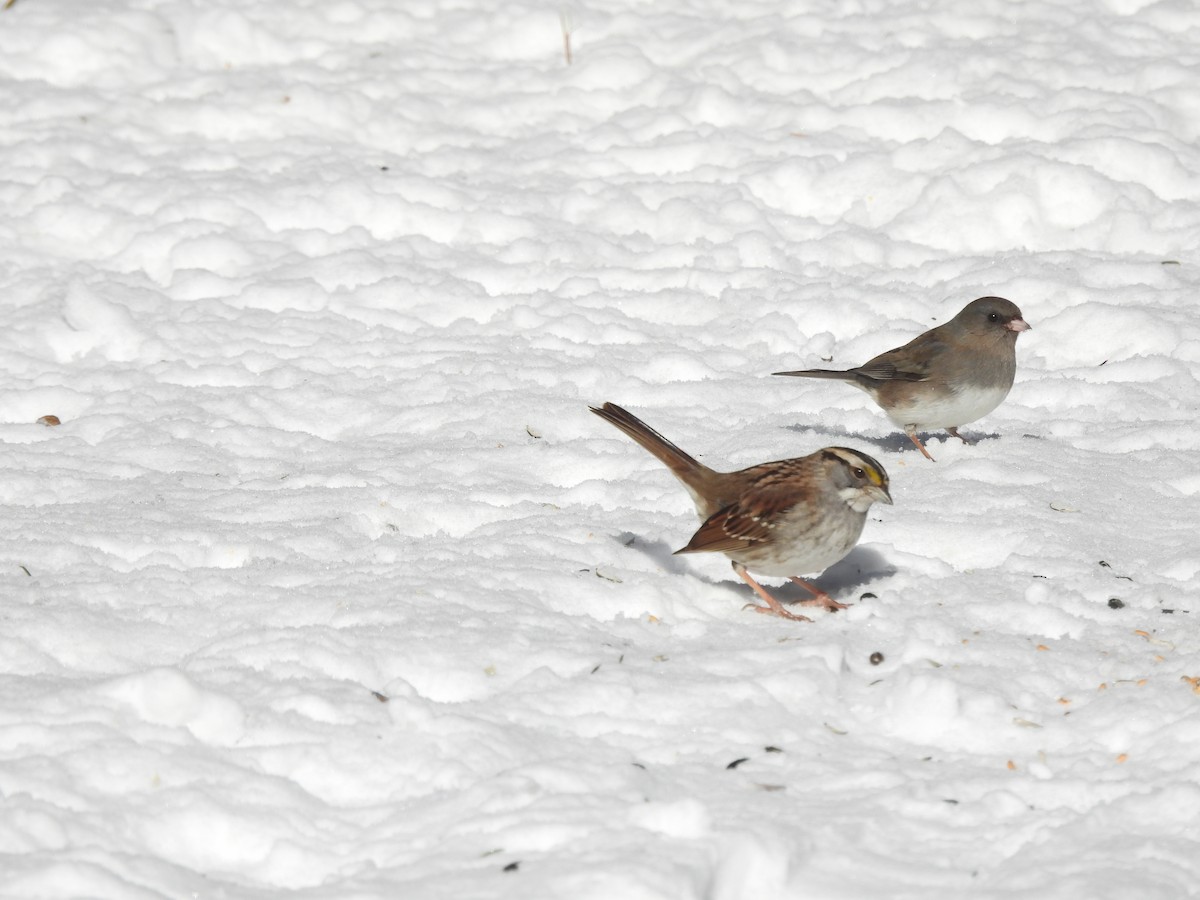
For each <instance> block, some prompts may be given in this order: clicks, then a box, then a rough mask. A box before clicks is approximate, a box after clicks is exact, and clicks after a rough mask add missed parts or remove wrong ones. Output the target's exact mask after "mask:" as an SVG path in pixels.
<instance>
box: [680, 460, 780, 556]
mask: <svg viewBox="0 0 1200 900" xmlns="http://www.w3.org/2000/svg"><path fill="white" fill-rule="evenodd" d="M791 474H792V472H790V471H788V470H787V469H785V470H783V471H780V469H779V467H778V464H776V465H775V466H772V467H771V468H770V469H768V470H767V471H766V472H764V473H763V475H762V476H760V480H759V481H758V483H757V484H755V485H754V486H752V487H751V488H750V489H749V490H747V491H746V492H745V493H743V494H742V496H741V497H739V498H738V499H737V501H736V502H734V503H731V504H730V505H729V506H726V507H725V508H723V509H720V510H718V511H717V512H715V513H713V514H712V515H711V516H709V517H708V519H707V521H705V523H704V524H703V525H701V526H700V529H699V531H697V532H696V533H695V534H694V535H692V539H691V540H690V541H689V542H688V545H687V546H686V547H684V548H683V549H682V550H679V551H678V552H679V553H704V552H715V553H728V552H729V551H731V550H745V549H747V548H748V547H752V546H753V545H754V544H758V543H762V542H763V541H767V540H770V539H772V537H773V536H774V535H773V533H772V529H771V526H770V523H771V522H773V521H778V518H779V517H780V516H781V515H782V514H783V513H785V512H787V510H789V509H791V508H792V507H793V506H795V505H796V503H797V502H798V501H799V500H800V495H799V494H798V493H797V490H796V485H795V484H794V483H792V478H791V477H789V476H790V475H791Z"/></svg>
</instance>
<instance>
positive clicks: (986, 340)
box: [775, 297, 1029, 460]
mask: <svg viewBox="0 0 1200 900" xmlns="http://www.w3.org/2000/svg"><path fill="white" fill-rule="evenodd" d="M1028 328H1029V325H1028V324H1027V323H1026V321H1025V320H1024V319H1023V318H1021V310H1019V309H1018V308H1017V306H1016V304H1015V303H1012V302H1010V301H1008V300H1005V299H1004V298H1003V297H980V298H979V299H978V300H972V301H971V302H970V303H968V304H967V305H966V306H965V307H963V310H962V312H960V313H959V314H958V315H957V316H955V317H954V318H953V319H951V320H950V321H949V322H947V323H946V324H945V325H939V326H938V327H937V328H932V329H930V330H929V331H926V332H925V333H924V334H922V335H920V336H918V337H916V338H913V339H912V340H911V341H909V342H908V343H907V344H905V345H904V346H903V347H897V348H896V349H895V350H888V351H887V352H886V353H881V354H879V356H876V357H875V358H874V359H872V360H871V361H870V362H867V363H864V364H863V365H861V366H858V367H857V368H854V369H848V370H846V371H835V370H831V369H804V370H802V371H798V372H776V373H775V374H776V375H799V376H801V377H803V378H834V379H837V380H839V381H848V382H849V383H850V384H853V385H854V386H855V387H858V388H861V389H862V390H864V391H866V392H867V393H868V394H870V395H871V399H872V400H874V401H875V402H876V403H877V404H879V406H880V407H881V408H882V409H883V411H884V412H885V413H887V415H888V418H890V419H891V420H892V421H893V422H895V423H896V424H897V425H899V426H900V427H901V428H903V429H904V433H905V434H907V435H908V436H909V437H910V438H911V439H912V442H913V443H914V444H916V445H917V449H918V450H920V451H921V452H922V453H924V454H925V456H926V457H927V458H928V459H931V460H932V459H933V457H932V456H930V455H929V451H928V450H926V449H925V445H924V444H922V443H921V439H920V438H918V437H917V432H920V431H931V430H936V429H939V428H944V429H945V430H946V431H948V432H949V433H950V434H952V435H954V436H955V437H956V438H958V439H959V440H961V441H963V442H964V443H968V441H967V439H966V438H965V437H963V436H962V435H961V434H959V433H958V427H959V426H960V425H966V424H968V423H969V422H974V421H975V420H976V419H979V418H982V417H983V416H986V415H987V414H988V413H990V412H991V411H992V410H993V409H995V408H996V407H997V406H999V405H1000V403H1001V402H1002V401H1003V400H1004V398H1005V397H1007V396H1008V392H1009V389H1010V388H1012V384H1013V376H1014V375H1015V374H1016V371H1017V354H1016V345H1017V335H1019V334H1020V333H1021V332H1022V331H1025V330H1027V329H1028Z"/></svg>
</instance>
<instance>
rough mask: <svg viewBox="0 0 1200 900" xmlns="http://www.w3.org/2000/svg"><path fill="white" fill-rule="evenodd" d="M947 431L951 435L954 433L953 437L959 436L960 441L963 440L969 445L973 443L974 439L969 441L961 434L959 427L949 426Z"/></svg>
mask: <svg viewBox="0 0 1200 900" xmlns="http://www.w3.org/2000/svg"><path fill="white" fill-rule="evenodd" d="M946 433H947V434H949V435H952V436H953V437H956V438H958V439H959V440H960V441H962V442H963V443H964V444H966V445H968V446H970V445H971V444H972V443H973V442H972V441H968V440H967V439H966V438H965V437H963V436H962V435H961V434H959V433H958V429H957V428H947V429H946Z"/></svg>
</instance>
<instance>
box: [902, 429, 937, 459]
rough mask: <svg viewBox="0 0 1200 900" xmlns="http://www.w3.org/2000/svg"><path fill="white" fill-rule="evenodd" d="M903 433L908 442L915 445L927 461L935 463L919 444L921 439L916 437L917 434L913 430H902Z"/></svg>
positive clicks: (923, 446)
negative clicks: (906, 436)
mask: <svg viewBox="0 0 1200 900" xmlns="http://www.w3.org/2000/svg"><path fill="white" fill-rule="evenodd" d="M904 433H905V434H907V435H908V439H909V440H910V441H912V442H913V443H914V444H916V445H917V449H918V450H920V451H921V453H923V454H924V455H925V458H926V459H927V460H929V461H930V462H937V460H936V459H934V458H933V457H932V456H930V455H929V451H928V450H926V449H925V445H924V444H922V443H921V439H920V438H919V437H917V432H916V431H915V430H912V429H908V428H906V429H904Z"/></svg>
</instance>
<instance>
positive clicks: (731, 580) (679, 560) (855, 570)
mask: <svg viewBox="0 0 1200 900" xmlns="http://www.w3.org/2000/svg"><path fill="white" fill-rule="evenodd" d="M613 540H615V541H616V542H617V543H619V544H621V546H623V547H628V548H630V549H631V550H637V551H638V552H639V553H642V554H645V555H646V556H647V557H649V558H650V559H651V560H653V561H654V562H655V563H656V564H657V565H659V566H661V567H662V568H663V569H664V570H665V571H667V572H670V573H671V574H672V575H687V576H688V577H690V578H697V579H699V580H700V581H703V582H704V583H706V584H711V585H715V586H720V587H725V588H728V589H729V590H730V591H732V592H734V593H736V594H737V595H738V596H740V597H743V598H744V600H745V602H747V603H753V604H754V605H756V606H759V605H761V601H760V600H758V599H757V597H756V595H755V593H754V591H752V590H751V589H750V586H749V585H748V584H745V583H743V582H742V580H741V579H740V578H738V577H737V575H735V574H733V571H732V569H731V570H730V573H729V577H728V578H721V579H713V578H709V577H708V576H706V575H702V574H701V573H699V572H697V571H696V570H695V569H694V568H693V567H691V566H690V565H688V562H687V560H685V559H684V558H683V557H681V556H676V555H675V553H674V551H673V550H672V549H671V546H670V545H669V544H668V543H667V542H666V541H658V540H646V539H645V538H643V537H642V536H641V535H637V534H633V533H632V532H628V531H626V532H622V533H621V534H619V535H614V536H613ZM896 572H897V569H896V567H895V566H893V565H892V564H891V563H889V562H888V561H887V559H886V558H885V557H884V556H883V554H881V553H879V552H878V551H877V550H872V549H871V548H870V547H855V548H854V549H853V550H851V551H850V552H849V553H847V554H846V556H845V557H844V558H843V559H841V560H840V561H839V562H836V563H834V564H833V565H832V566H830V567H829V568H828V569H826V570H825V571H824V572H822V573H821V575H820V576H819V577H817V578H805V579H804V580H805V581H809V582H811V583H812V584H814V585H816V586H817V587H819V588H820V589H821V590H823V591H825V592H826V593H827V594H829V595H831V596H833V597H834V598H835V599H837V598H838V595H839V594H843V593H845V594H847V595H849V594H850V593H853V591H854V590H856V589H857V588H860V587H862V586H863V585H865V584H869V583H870V582H872V581H875V580H876V579H879V578H884V577H887V576H889V575H895V574H896ZM751 574H754V573H753V570H752V571H751ZM801 577H803V575H801ZM768 590H770V592H771V594H772V595H773V596H774V597H776V598H777V599H778V600H779V602H780V603H783V604H784V605H785V606H786V605H789V604H792V603H796V602H798V601H800V600H807V599H809V598H810V597H811V596H812V594H810V593H809V592H808V591H806V590H805V589H804V588H802V587H800V585H798V584H795V583H793V582H788V583H787V584H785V585H782V586H780V585H771V586H770V587H768ZM840 599H843V600H846V599H850V600H856V599H858V598H857V597H849V596H847V597H841V598H840Z"/></svg>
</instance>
